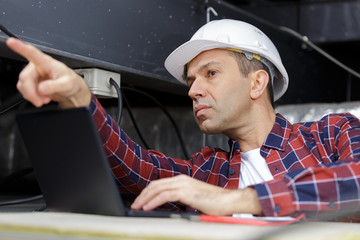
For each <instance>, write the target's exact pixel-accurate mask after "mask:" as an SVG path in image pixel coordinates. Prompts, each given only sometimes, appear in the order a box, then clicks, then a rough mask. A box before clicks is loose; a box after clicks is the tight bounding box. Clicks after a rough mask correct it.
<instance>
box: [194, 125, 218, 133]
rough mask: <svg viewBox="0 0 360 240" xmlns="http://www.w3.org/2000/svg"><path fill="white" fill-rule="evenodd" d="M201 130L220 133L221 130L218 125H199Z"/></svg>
mask: <svg viewBox="0 0 360 240" xmlns="http://www.w3.org/2000/svg"><path fill="white" fill-rule="evenodd" d="M199 127H200V130H201V131H202V132H203V133H205V134H219V133H221V131H220V130H219V129H218V128H216V127H210V126H204V125H199Z"/></svg>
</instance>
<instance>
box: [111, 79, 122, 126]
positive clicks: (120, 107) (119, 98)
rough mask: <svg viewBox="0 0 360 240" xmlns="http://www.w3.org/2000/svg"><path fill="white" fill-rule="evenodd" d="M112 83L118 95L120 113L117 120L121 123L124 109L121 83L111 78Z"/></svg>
mask: <svg viewBox="0 0 360 240" xmlns="http://www.w3.org/2000/svg"><path fill="white" fill-rule="evenodd" d="M110 84H111V85H112V86H113V87H114V88H115V90H116V92H117V95H118V115H117V117H116V122H117V124H118V125H120V122H121V116H122V109H123V103H122V94H121V90H120V87H119V85H118V84H117V83H116V82H115V80H114V79H112V78H110Z"/></svg>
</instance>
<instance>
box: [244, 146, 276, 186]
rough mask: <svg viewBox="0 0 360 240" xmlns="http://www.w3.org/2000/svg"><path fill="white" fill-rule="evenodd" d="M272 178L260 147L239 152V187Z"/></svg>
mask: <svg viewBox="0 0 360 240" xmlns="http://www.w3.org/2000/svg"><path fill="white" fill-rule="evenodd" d="M273 179H274V178H273V176H272V175H271V173H270V170H269V168H268V166H267V164H266V162H265V159H264V158H263V157H262V156H261V155H260V148H257V149H253V150H250V151H248V152H246V153H241V169H240V181H239V189H243V188H246V187H247V186H249V185H254V184H257V183H262V182H265V181H270V180H273Z"/></svg>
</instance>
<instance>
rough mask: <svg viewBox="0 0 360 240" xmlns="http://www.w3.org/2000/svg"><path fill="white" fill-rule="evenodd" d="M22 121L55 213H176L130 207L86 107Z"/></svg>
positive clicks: (29, 115)
mask: <svg viewBox="0 0 360 240" xmlns="http://www.w3.org/2000/svg"><path fill="white" fill-rule="evenodd" d="M16 121H17V124H18V127H19V130H20V133H21V135H22V138H23V141H24V144H25V147H26V149H27V152H28V155H29V158H30V162H31V164H32V166H33V168H34V172H35V176H36V179H37V181H38V184H39V187H40V189H41V191H42V194H43V197H44V201H45V203H46V205H47V208H48V209H49V210H50V211H60V212H75V213H86V214H99V215H111V216H140V217H170V216H172V214H174V212H171V211H169V212H167V211H151V212H145V211H132V210H129V209H126V208H125V207H124V202H123V200H122V199H121V195H120V193H119V191H118V189H117V186H116V182H115V181H116V180H115V178H114V177H113V175H112V172H111V169H110V165H109V162H108V160H107V158H106V155H105V151H104V149H103V146H102V142H101V139H100V136H99V134H98V131H97V129H96V125H95V123H94V120H93V118H92V116H91V113H90V112H89V111H88V110H87V109H86V108H74V109H66V110H47V111H39V112H31V113H22V114H18V115H17V116H16ZM177 214H178V213H177ZM184 214H185V213H184ZM177 217H178V216H177Z"/></svg>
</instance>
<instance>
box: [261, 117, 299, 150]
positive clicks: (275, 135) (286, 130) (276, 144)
mask: <svg viewBox="0 0 360 240" xmlns="http://www.w3.org/2000/svg"><path fill="white" fill-rule="evenodd" d="M291 129H292V124H291V123H290V122H289V121H288V120H286V119H285V118H284V117H283V116H282V115H281V114H279V113H277V114H276V119H275V124H274V126H273V128H272V129H271V131H270V133H269V135H268V137H267V138H266V140H265V143H264V146H266V147H269V148H276V149H278V150H281V151H284V149H285V146H286V145H287V143H288V141H289V137H290V133H291Z"/></svg>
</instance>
